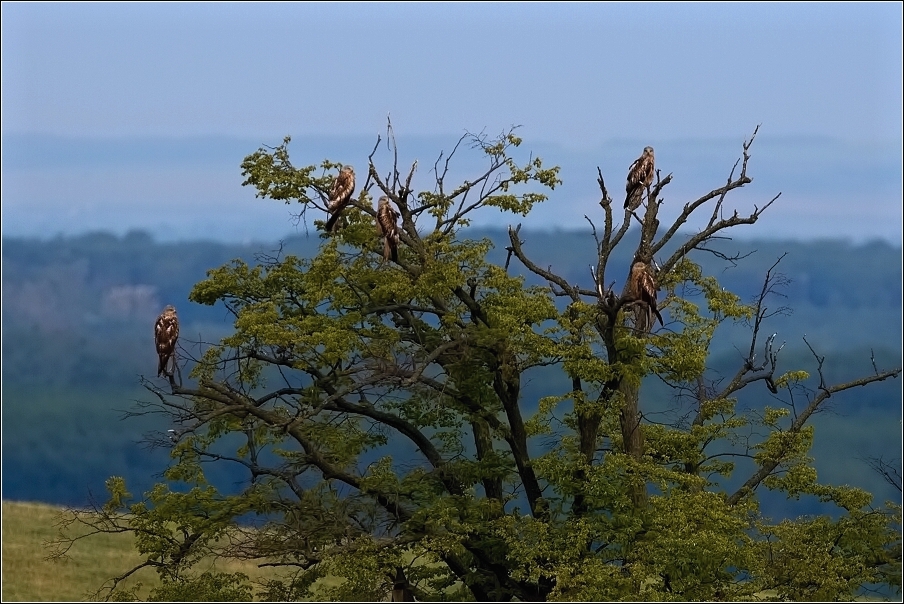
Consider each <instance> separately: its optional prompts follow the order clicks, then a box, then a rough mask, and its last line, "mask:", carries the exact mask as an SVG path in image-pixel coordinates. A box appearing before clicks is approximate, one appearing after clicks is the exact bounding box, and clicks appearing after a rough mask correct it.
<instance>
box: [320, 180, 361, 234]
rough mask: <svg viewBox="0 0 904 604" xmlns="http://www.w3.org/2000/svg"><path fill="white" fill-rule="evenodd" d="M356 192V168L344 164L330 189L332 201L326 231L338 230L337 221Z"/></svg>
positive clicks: (328, 207)
mask: <svg viewBox="0 0 904 604" xmlns="http://www.w3.org/2000/svg"><path fill="white" fill-rule="evenodd" d="M354 192H355V170H354V168H352V167H351V166H343V167H342V170H340V171H339V175H338V176H336V180H334V181H333V188H332V189H331V190H330V203H329V205H328V206H327V210H329V212H330V217H329V219H328V220H327V221H326V231H327V232H328V233H331V232H333V231H335V230H336V222H337V221H338V220H339V216H340V215H341V214H342V210H344V209H345V206H347V205H348V202H349V201H350V200H351V198H352V193H354Z"/></svg>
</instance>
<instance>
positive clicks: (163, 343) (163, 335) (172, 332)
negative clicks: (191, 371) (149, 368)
mask: <svg viewBox="0 0 904 604" xmlns="http://www.w3.org/2000/svg"><path fill="white" fill-rule="evenodd" d="M178 339H179V317H178V316H176V308H175V307H174V306H172V305H169V306H167V307H166V308H164V309H163V312H162V313H160V316H159V317H157V322H156V323H155V324H154V342H155V343H156V345H157V356H158V357H159V359H160V362H159V363H158V365H157V377H161V376H162V375H164V374H166V375H168V376H172V375H173V371H175V365H176V341H177V340H178ZM170 359H172V362H173V370H172V371H169V372H168V371H167V365H169V363H170Z"/></svg>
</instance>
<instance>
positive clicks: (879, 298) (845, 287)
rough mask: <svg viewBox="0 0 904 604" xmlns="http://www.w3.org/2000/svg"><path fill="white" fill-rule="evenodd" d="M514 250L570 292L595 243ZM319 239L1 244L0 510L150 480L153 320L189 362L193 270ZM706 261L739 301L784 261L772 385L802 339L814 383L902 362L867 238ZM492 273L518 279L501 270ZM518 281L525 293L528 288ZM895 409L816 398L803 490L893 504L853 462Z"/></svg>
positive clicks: (584, 275) (549, 386)
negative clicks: (854, 490)
mask: <svg viewBox="0 0 904 604" xmlns="http://www.w3.org/2000/svg"><path fill="white" fill-rule="evenodd" d="M467 233H468V236H470V237H472V238H482V237H488V238H490V239H491V240H492V241H493V242H494V245H495V247H494V249H493V251H492V252H491V259H493V260H495V261H497V262H499V263H500V264H502V263H504V262H505V256H506V252H505V245H506V242H507V235H506V233H505V232H504V231H503V230H501V229H499V230H493V229H476V228H472V229H470V230H469V231H467ZM521 238H522V240H524V242H525V244H524V247H525V250H526V251H527V252H528V254H529V255H531V256H532V257H533V258H534V260H535V261H536V262H537V263H538V264H539V265H541V266H551V267H553V268H554V269H555V271H556V272H557V273H559V274H560V275H563V276H565V277H566V278H567V279H568V280H569V282H572V283H582V284H584V285H585V286H587V287H588V288H590V287H592V283H591V282H590V273H589V270H588V265H589V264H590V263H591V262H592V261H593V257H594V241H593V238H592V235H591V234H590V233H589V231H587V230H585V231H549V232H525V231H523V230H522V232H521ZM320 243H321V239H320V237H319V236H318V234H317V233H315V232H313V231H312V232H311V233H310V234H308V235H304V234H301V235H295V236H292V237H289V238H287V239H285V240H283V241H280V242H252V243H245V244H227V243H213V242H209V241H186V242H177V243H159V242H156V241H155V240H154V239H153V238H152V237H151V236H150V235H148V234H147V233H145V232H141V231H133V232H130V233H128V234H126V235H124V236H122V237H117V236H115V235H111V234H108V233H93V234H87V235H83V236H71V237H57V238H55V239H44V240H38V239H23V238H4V239H3V242H2V260H3V265H2V334H3V335H2V447H3V449H2V452H3V455H2V491H3V493H2V495H3V499H4V500H31V501H43V502H48V503H57V504H66V505H83V504H85V503H86V502H87V501H88V500H89V498H91V497H94V498H96V499H99V500H103V499H104V497H105V495H106V494H105V492H104V489H103V484H104V480H105V479H106V478H107V477H109V476H111V475H121V476H125V477H126V479H127V484H129V485H130V486H131V487H132V491H133V493H135V494H139V493H141V492H142V491H143V490H145V489H147V488H148V487H150V486H151V485H152V484H153V483H154V482H155V481H157V480H159V478H160V477H159V472H160V471H161V470H162V469H163V468H164V467H165V464H166V461H167V454H168V452H167V451H165V450H162V449H151V448H149V447H147V446H146V445H145V444H144V443H143V439H144V436H145V434H147V433H148V432H151V431H165V430H166V429H167V428H168V427H169V426H166V425H161V423H160V420H159V419H158V418H156V417H154V416H139V417H130V418H128V419H124V418H123V416H124V414H125V412H127V411H129V410H134V409H135V404H136V401H140V400H149V398H150V394H149V393H148V392H147V391H146V390H144V389H143V388H141V387H140V385H139V377H140V376H145V377H148V378H153V379H156V378H154V374H155V371H156V354H155V351H154V344H153V324H154V320H155V318H156V317H157V314H158V313H159V312H160V311H161V309H162V308H163V306H164V305H166V304H173V305H175V306H176V308H177V309H178V312H179V317H180V321H181V337H180V344H181V346H182V347H183V348H184V349H185V353H186V354H197V353H198V352H199V351H200V349H201V347H202V346H203V343H204V342H215V341H217V340H218V339H219V338H221V337H222V336H224V335H226V334H227V333H229V332H230V331H231V318H230V315H229V314H228V313H227V312H226V310H225V309H224V308H222V307H204V306H199V305H196V304H193V303H190V302H189V301H188V299H187V298H188V293H189V292H190V290H191V288H192V286H193V285H194V284H195V283H197V282H198V281H200V280H201V279H203V278H204V277H205V275H206V271H207V270H209V269H212V268H215V267H218V266H220V265H222V264H224V263H226V262H229V261H230V260H232V259H234V258H242V259H244V260H245V261H246V262H249V263H256V262H257V261H258V260H259V259H260V258H263V257H270V258H272V257H277V256H280V255H285V254H295V255H298V256H311V255H313V254H315V253H316V250H317V248H318V246H319V245H320ZM718 250H719V252H720V253H721V255H727V256H739V257H742V258H740V259H739V260H736V261H735V262H729V261H726V260H725V259H724V258H723V257H720V255H718V254H705V253H695V255H693V256H692V257H693V258H694V259H695V261H697V262H698V263H699V264H701V265H702V266H703V268H704V272H705V273H706V274H710V275H713V276H715V277H716V278H718V280H719V281H720V283H721V284H722V286H723V287H725V288H726V289H728V290H730V291H733V292H735V293H737V294H739V295H740V296H741V297H742V300H744V301H746V302H749V301H752V300H753V299H754V297H755V296H756V295H757V294H758V293H759V292H760V290H761V288H762V286H763V279H764V276H765V274H766V271H767V270H768V269H769V268H770V267H771V266H772V265H773V264H775V262H776V260H778V259H779V257H782V256H783V255H784V257H783V259H782V260H781V262H780V263H779V265H778V267H777V269H776V270H777V271H778V272H780V273H782V275H783V276H784V277H785V278H786V279H787V283H786V285H785V286H784V287H783V288H781V289H780V293H781V294H782V295H783V296H785V297H781V296H775V297H773V298H771V299H770V304H771V306H772V307H773V308H774V309H775V310H779V309H780V308H782V307H786V308H787V309H788V310H787V312H782V313H780V314H778V315H777V316H775V317H773V318H772V319H770V320H769V322H768V323H767V324H766V325H765V327H764V330H765V334H764V336H765V335H768V334H771V333H777V334H778V335H777V336H776V342H777V344H780V343H781V342H786V346H785V349H784V350H783V351H782V354H781V356H780V366H779V373H783V372H784V371H787V370H792V369H798V368H801V369H805V370H807V371H810V372H811V373H812V374H815V371H816V362H815V360H814V358H813V355H812V353H811V352H810V351H809V349H808V348H807V346H806V344H805V342H804V341H803V337H806V339H807V341H808V342H809V343H810V344H811V345H812V346H813V347H814V349H815V350H816V351H817V352H818V354H819V355H821V356H824V357H825V364H824V367H823V369H824V373H825V376H826V379H827V381H829V382H830V383H838V382H842V381H847V380H850V379H854V378H856V377H860V376H863V375H865V374H867V373H870V372H871V371H872V361H871V359H875V362H876V364H877V365H878V367H879V368H888V367H891V366H897V365H900V364H901V356H902V355H901V343H902V337H901V334H902V305H901V299H902V289H901V288H902V281H901V275H902V265H901V259H902V253H901V248H900V247H898V246H893V245H892V244H889V243H885V242H880V241H875V242H872V243H865V244H857V245H855V244H851V243H847V242H844V241H840V240H823V241H812V242H805V243H804V242H792V241H776V240H725V241H721V242H719V248H718ZM623 253H624V257H616V258H615V259H614V260H613V261H612V262H611V263H610V269H609V281H610V282H611V281H613V280H614V281H616V287H617V288H620V287H621V286H622V284H623V279H624V276H625V274H626V273H627V267H628V263H629V261H630V257H629V256H628V254H629V253H630V251H628V250H627V248H626V250H625V252H623ZM509 270H510V272H513V273H524V271H522V268H521V267H520V266H518V265H516V263H515V262H514V261H513V263H512V265H511V267H510V269H509ZM528 282H531V283H538V284H539V282H537V281H535V280H533V279H530V278H529V279H528ZM607 285H608V284H607ZM749 342H750V328H749V326H747V325H744V324H730V325H725V326H723V327H720V331H719V332H718V333H717V335H716V338H715V341H714V345H713V347H712V349H711V356H710V363H709V364H710V367H711V368H712V370H711V372H710V373H709V376H708V377H710V378H712V379H718V378H719V377H720V376H725V377H728V376H730V375H731V374H733V373H734V371H735V370H736V369H737V368H738V366H739V364H740V363H741V359H742V355H744V354H746V351H747V349H748V348H749ZM758 352H759V353H760V354H761V347H759V348H758ZM184 356H185V355H183V357H184ZM186 377H187V376H186ZM567 388H568V385H567V384H557V383H554V382H552V381H550V380H549V379H548V378H547V376H546V375H544V373H543V372H542V371H539V372H537V374H536V375H535V376H534V377H533V379H532V380H531V381H530V383H528V384H527V385H526V387H525V389H524V409H525V412H526V413H530V412H531V411H532V410H533V409H534V408H535V406H536V400H537V398H538V397H539V396H542V395H545V394H548V393H550V392H553V391H558V392H561V391H564V390H567ZM754 390H755V392H752V393H749V394H746V395H745V396H746V397H747V399H744V398H742V399H741V401H740V403H739V404H740V405H750V406H759V407H762V405H763V404H764V400H763V399H764V398H765V397H769V396H770V395H769V393H768V391H767V390H766V388H765V387H763V388H761V389H754ZM642 396H643V397H644V402H643V405H644V407H645V409H648V410H649V415H650V417H654V418H655V417H656V413H661V412H664V411H671V412H674V411H676V410H678V411H679V412H680V410H681V408H682V406H687V405H689V403H688V402H687V401H683V400H681V399H680V398H677V397H675V396H674V394H673V393H672V392H671V391H670V390H669V389H668V388H667V387H665V386H664V385H663V384H662V383H661V382H659V381H658V380H657V379H656V378H651V379H650V381H649V382H648V384H647V385H645V390H644V391H642ZM751 397H753V398H751ZM757 399H758V400H757ZM835 399H837V400H835ZM901 403H902V389H901V381H900V380H890V381H886V382H882V383H879V384H876V385H871V386H869V387H867V388H858V389H854V390H850V391H847V392H844V393H841V394H840V395H838V396H836V397H833V401H832V404H831V405H830V406H829V409H828V411H827V412H824V413H821V414H820V415H819V416H818V417H816V418H815V419H814V420H813V422H814V425H815V426H816V440H815V445H814V449H813V452H812V453H813V457H814V458H815V460H816V462H815V467H816V468H817V471H818V472H819V477H820V479H821V480H822V481H824V482H828V483H834V484H841V483H846V484H851V485H855V486H860V487H862V488H866V489H868V490H869V491H871V492H872V493H873V494H874V495H875V496H876V498H877V503H878V502H881V501H883V500H885V499H894V500H899V499H900V493H899V492H898V491H896V490H895V489H894V488H892V487H891V485H889V484H888V483H886V482H885V481H883V480H882V478H881V477H880V476H879V475H878V474H876V473H875V472H873V471H872V470H870V468H869V465H868V463H867V460H868V459H870V458H878V457H882V458H883V459H885V460H895V461H896V463H897V464H898V466H899V467H900V457H901V415H902V405H901ZM770 404H773V405H775V404H777V403H776V401H771V403H770ZM688 408H689V407H688ZM679 414H680V413H679ZM672 415H673V416H674V413H673V414H672ZM211 479H212V480H213V481H214V482H215V483H217V484H219V485H221V486H225V488H228V487H229V484H230V482H236V481H238V480H240V479H241V477H240V475H238V474H236V475H231V474H230V469H228V468H223V467H217V468H211ZM766 506H767V508H768V507H773V508H774V511H775V513H781V502H779V501H772V502H771V503H769V501H768V500H767V503H766ZM795 509H796V510H799V508H795ZM814 509H815V508H814Z"/></svg>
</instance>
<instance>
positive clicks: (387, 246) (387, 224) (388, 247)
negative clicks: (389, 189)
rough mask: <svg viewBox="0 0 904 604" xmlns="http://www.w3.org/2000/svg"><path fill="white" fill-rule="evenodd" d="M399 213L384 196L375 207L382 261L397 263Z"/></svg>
mask: <svg viewBox="0 0 904 604" xmlns="http://www.w3.org/2000/svg"><path fill="white" fill-rule="evenodd" d="M398 221H399V213H398V212H397V211H396V209H395V208H394V207H392V204H391V203H390V202H389V198H388V197H386V196H385V195H384V196H383V197H381V198H380V202H379V204H378V205H377V226H379V227H380V234H381V235H382V236H383V260H389V259H390V258H392V261H393V262H398V261H399V225H398Z"/></svg>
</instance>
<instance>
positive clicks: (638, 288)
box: [630, 262, 664, 331]
mask: <svg viewBox="0 0 904 604" xmlns="http://www.w3.org/2000/svg"><path fill="white" fill-rule="evenodd" d="M630 280H631V291H630V294H631V296H632V297H633V298H634V300H635V303H640V304H641V305H642V306H644V307H646V313H645V315H635V317H638V316H644V318H645V319H646V321H645V324H644V325H637V327H638V329H640V330H641V331H649V330H650V329H651V328H652V327H653V325H654V322H653V315H656V318H657V319H659V324H660V325H664V323H663V321H662V315H661V314H659V309H658V308H656V292H657V290H658V289H659V287H658V286H657V285H656V279H655V278H654V277H653V275H652V273H650V269H649V267H648V266H647V265H646V264H644V263H643V262H635V263H634V264H633V266H631V277H630ZM635 322H637V321H635Z"/></svg>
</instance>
